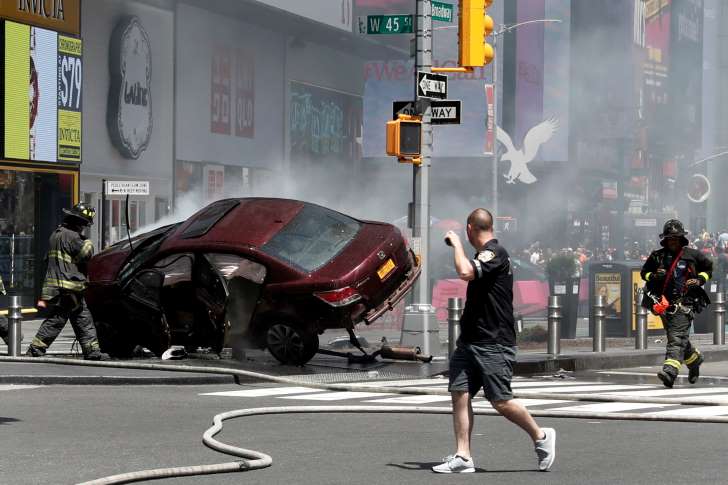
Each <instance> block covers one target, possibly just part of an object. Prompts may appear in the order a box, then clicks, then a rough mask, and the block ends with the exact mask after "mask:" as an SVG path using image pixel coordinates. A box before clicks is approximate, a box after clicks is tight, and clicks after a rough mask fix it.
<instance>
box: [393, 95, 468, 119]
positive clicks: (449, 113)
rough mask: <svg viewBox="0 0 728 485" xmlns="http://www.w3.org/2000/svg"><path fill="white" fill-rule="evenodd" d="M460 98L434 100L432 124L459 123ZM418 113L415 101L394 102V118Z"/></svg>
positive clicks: (431, 104) (432, 104)
mask: <svg viewBox="0 0 728 485" xmlns="http://www.w3.org/2000/svg"><path fill="white" fill-rule="evenodd" d="M461 104H462V103H461V102H460V100H459V99H445V100H443V101H432V103H430V106H431V107H432V124H433V125H449V124H452V125H459V124H460V107H461ZM399 114H404V115H416V114H417V109H416V107H415V102H414V101H395V102H394V103H392V119H395V120H396V119H397V115H399Z"/></svg>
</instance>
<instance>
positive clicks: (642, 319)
mask: <svg viewBox="0 0 728 485" xmlns="http://www.w3.org/2000/svg"><path fill="white" fill-rule="evenodd" d="M643 291H644V290H642V289H641V288H640V289H639V290H637V295H636V297H635V304H634V306H635V314H636V315H635V326H636V327H637V328H636V329H635V334H634V348H635V349H637V350H647V308H645V307H643V306H642V293H643Z"/></svg>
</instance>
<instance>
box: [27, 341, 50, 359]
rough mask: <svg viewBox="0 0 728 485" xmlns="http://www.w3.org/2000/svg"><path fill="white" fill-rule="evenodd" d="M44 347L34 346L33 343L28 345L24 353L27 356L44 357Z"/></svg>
mask: <svg viewBox="0 0 728 485" xmlns="http://www.w3.org/2000/svg"><path fill="white" fill-rule="evenodd" d="M45 354H46V349H44V348H43V347H36V346H35V345H33V344H30V345H29V346H28V351H27V352H26V353H25V355H27V356H28V357H45Z"/></svg>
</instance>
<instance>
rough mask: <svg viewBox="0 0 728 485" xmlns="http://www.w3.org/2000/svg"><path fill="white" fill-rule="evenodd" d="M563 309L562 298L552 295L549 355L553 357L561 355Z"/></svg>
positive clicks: (550, 298) (548, 343)
mask: <svg viewBox="0 0 728 485" xmlns="http://www.w3.org/2000/svg"><path fill="white" fill-rule="evenodd" d="M561 309H562V306H561V297H560V296H556V295H550V296H549V309H548V312H549V313H548V341H547V345H548V347H547V352H548V354H549V355H553V356H556V355H559V354H560V353H561V317H562V313H561Z"/></svg>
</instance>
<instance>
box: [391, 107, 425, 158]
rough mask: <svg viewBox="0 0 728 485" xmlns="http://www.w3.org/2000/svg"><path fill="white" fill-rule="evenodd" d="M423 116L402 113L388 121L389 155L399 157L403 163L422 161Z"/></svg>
mask: <svg viewBox="0 0 728 485" xmlns="http://www.w3.org/2000/svg"><path fill="white" fill-rule="evenodd" d="M421 152H422V118H421V117H420V116H411V115H405V114H400V115H398V117H397V119H396V120H394V121H387V155H391V156H393V157H397V159H398V160H399V161H400V162H402V163H413V164H415V165H419V164H420V163H422V160H421V158H420V154H421Z"/></svg>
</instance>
